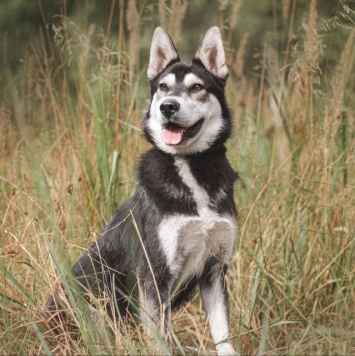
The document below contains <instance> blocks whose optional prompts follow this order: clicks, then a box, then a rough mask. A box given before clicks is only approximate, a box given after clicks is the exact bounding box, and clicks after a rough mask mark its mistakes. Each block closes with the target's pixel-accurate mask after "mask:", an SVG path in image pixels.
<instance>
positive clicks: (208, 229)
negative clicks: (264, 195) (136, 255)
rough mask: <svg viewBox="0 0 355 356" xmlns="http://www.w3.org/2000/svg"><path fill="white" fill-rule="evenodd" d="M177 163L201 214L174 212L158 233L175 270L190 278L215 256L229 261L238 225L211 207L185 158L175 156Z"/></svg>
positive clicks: (224, 261) (175, 272)
mask: <svg viewBox="0 0 355 356" xmlns="http://www.w3.org/2000/svg"><path fill="white" fill-rule="evenodd" d="M175 166H176V167H177V169H178V172H179V175H180V177H181V179H182V180H183V182H184V184H185V185H186V186H188V187H189V188H190V190H191V192H192V194H193V198H194V200H195V201H196V204H197V211H198V215H196V216H186V215H183V214H171V215H169V216H167V217H166V218H164V220H163V221H162V222H161V223H160V225H159V230H158V235H159V239H160V242H161V246H162V249H163V252H164V253H165V255H166V258H167V263H168V266H169V268H170V270H171V272H172V273H173V274H174V275H175V276H176V277H179V276H181V277H182V278H183V279H186V278H188V277H189V276H191V275H192V274H196V275H197V276H199V275H200V274H201V273H202V271H203V267H204V265H205V262H206V261H207V260H208V258H209V257H211V256H215V257H217V258H220V259H221V263H222V264H224V263H227V262H228V261H229V259H230V257H231V254H232V248H233V242H234V237H235V230H236V225H235V220H234V218H233V217H232V216H230V215H227V214H226V215H220V214H218V213H217V212H215V211H213V210H212V209H211V208H210V207H209V204H210V197H209V196H208V194H207V192H206V191H205V190H204V189H203V188H202V187H201V186H200V185H199V184H198V183H197V181H196V179H195V178H194V176H193V175H192V173H191V170H190V166H189V164H188V162H187V161H186V160H185V159H184V158H181V157H177V158H175ZM223 194H225V193H224V192H221V193H220V196H223Z"/></svg>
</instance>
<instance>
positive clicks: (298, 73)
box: [0, 0, 355, 355]
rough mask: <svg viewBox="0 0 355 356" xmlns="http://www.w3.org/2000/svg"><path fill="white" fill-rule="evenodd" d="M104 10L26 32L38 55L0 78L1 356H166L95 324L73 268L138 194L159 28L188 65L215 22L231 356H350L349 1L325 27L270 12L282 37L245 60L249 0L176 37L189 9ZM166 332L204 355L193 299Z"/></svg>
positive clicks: (309, 10) (136, 5)
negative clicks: (220, 66)
mask: <svg viewBox="0 0 355 356" xmlns="http://www.w3.org/2000/svg"><path fill="white" fill-rule="evenodd" d="M112 3H113V4H114V1H113V2H112ZM117 3H118V4H119V6H118V11H117V13H116V12H114V11H112V12H111V13H110V16H109V17H108V18H107V26H106V28H99V27H98V26H95V25H94V24H90V23H89V22H87V23H86V22H85V21H84V23H79V22H76V21H74V20H73V19H70V18H69V17H66V16H65V13H64V15H62V16H61V17H58V18H57V19H56V21H55V22H52V23H51V24H49V25H48V26H47V27H45V28H44V30H43V31H42V32H41V33H40V39H41V44H42V45H40V46H33V47H32V49H31V51H30V52H29V53H28V54H27V55H26V56H25V57H24V58H23V59H22V61H21V66H20V67H19V68H18V69H17V70H16V71H12V70H7V71H6V73H4V74H2V76H1V84H2V96H1V99H0V192H1V199H0V354H2V355H8V354H36V355H37V354H48V355H51V354H54V355H59V354H129V355H133V354H164V353H166V352H167V351H168V349H167V345H166V343H165V341H164V340H163V338H162V337H161V335H155V336H154V335H153V336H148V335H146V333H144V331H143V330H142V329H141V328H140V327H139V326H138V327H133V326H131V325H126V326H125V327H122V326H120V321H119V320H113V321H112V320H110V319H109V318H108V317H107V315H105V312H104V310H103V309H100V312H101V319H102V322H101V323H100V325H96V324H95V323H94V322H93V321H92V320H91V318H90V316H89V315H88V313H87V312H86V310H85V307H84V306H83V305H81V304H80V300H79V298H78V297H77V296H76V294H75V290H74V289H73V288H72V287H71V283H70V268H71V266H72V265H73V263H74V262H75V261H76V259H77V258H78V257H79V256H80V255H81V253H82V252H83V251H85V249H87V248H88V247H89V246H90V245H91V244H92V242H93V241H94V240H95V239H96V238H97V237H98V236H99V235H100V233H101V231H102V229H103V228H104V226H105V225H106V223H107V222H108V221H109V220H110V219H111V217H112V215H113V214H114V211H115V208H116V206H117V204H119V203H121V202H123V201H124V200H125V199H126V198H128V197H129V196H130V195H131V194H132V193H133V191H134V190H135V187H136V185H137V180H136V177H135V169H136V167H137V164H138V163H139V157H140V155H141V154H142V153H143V152H144V151H145V150H147V149H148V148H149V144H148V143H147V142H146V141H145V140H144V137H143V135H142V131H141V128H140V123H141V119H142V115H143V114H142V113H143V112H144V110H145V109H146V108H147V106H148V105H149V99H150V93H149V87H148V83H147V78H146V69H147V58H148V57H147V55H148V50H149V44H150V40H151V36H152V33H153V31H154V28H155V26H157V25H161V26H163V27H165V28H166V29H167V30H168V32H169V33H170V34H171V36H172V38H173V39H174V41H175V42H176V43H177V47H178V49H179V48H180V46H181V48H182V53H183V55H182V57H183V59H187V60H188V59H190V58H192V56H193V55H194V53H195V50H196V48H197V44H198V42H199V40H200V39H201V36H202V35H203V33H204V32H205V31H206V30H207V29H208V28H209V27H211V26H213V25H216V24H217V25H218V26H220V28H221V31H222V34H223V38H224V43H225V48H226V53H227V62H228V66H229V71H230V75H229V79H228V82H227V88H226V92H227V98H228V102H229V105H230V108H231V112H232V114H233V122H234V130H233V135H232V137H231V139H230V140H229V141H228V145H227V146H228V158H229V160H230V162H231V164H232V166H233V167H234V169H235V170H236V171H238V173H239V176H240V179H239V180H238V181H237V182H236V184H235V203H236V206H237V209H238V214H239V217H238V235H237V241H236V245H235V252H234V255H233V258H232V260H231V262H230V265H229V269H228V273H227V279H228V289H229V303H230V319H231V337H232V339H233V343H234V345H235V347H236V350H238V352H239V353H240V354H253V355H254V354H258V355H286V354H287V355H311V354H312V355H324V354H328V355H351V354H355V112H354V109H355V105H354V99H353V98H354V94H355V76H354V74H353V73H354V70H355V68H354V62H355V25H354V24H355V12H354V9H352V8H351V6H350V4H353V3H351V2H349V3H350V4H349V5H346V2H343V1H339V3H338V6H337V11H336V12H335V13H334V14H333V16H330V17H321V16H320V15H319V13H318V12H317V1H316V0H310V1H309V4H308V3H307V7H306V11H305V12H300V11H298V8H297V1H285V0H283V1H282V2H280V4H281V3H282V8H281V10H280V14H279V20H278V21H279V22H278V26H283V29H282V31H283V33H285V38H286V39H287V40H286V41H284V42H282V43H283V46H282V47H281V46H280V47H279V48H277V47H274V46H271V45H269V44H267V43H264V44H263V45H262V46H261V47H259V48H258V49H253V51H252V53H251V52H250V47H253V43H250V41H251V40H250V36H251V35H250V33H248V32H243V31H242V26H241V21H242V20H243V19H242V18H241V16H240V11H242V10H241V9H242V8H243V6H244V5H245V4H244V3H246V1H244V2H243V1H242V0H237V1H235V2H230V3H229V2H228V1H218V2H217V1H215V2H212V3H213V4H214V5H213V6H215V14H214V16H211V18H210V19H209V18H204V19H203V21H202V23H203V26H204V27H203V28H202V25H199V24H198V23H196V20H195V23H194V24H191V23H190V24H189V31H185V26H184V21H185V20H186V19H187V18H188V16H191V13H192V12H193V11H195V10H194V6H195V5H194V4H192V3H190V4H188V3H187V2H185V1H182V0H172V1H157V4H154V5H151V4H150V2H149V1H138V2H137V1H126V2H124V1H119V2H117ZM199 3H200V2H199ZM116 5H117V4H116ZM196 6H197V5H196ZM211 6H212V5H211ZM275 6H276V5H275ZM280 6H281V5H280ZM113 8H114V7H113ZM353 8H354V6H353ZM189 14H190V15H189ZM114 16H116V17H118V18H119V21H118V23H119V26H118V28H112V27H111V23H112V19H113V17H114ZM249 16H250V19H252V17H253V15H252V14H250V15H249ZM272 19H273V21H274V20H275V18H274V17H273V18H272ZM296 23H298V24H299V25H297V26H296ZM278 31H279V30H278V27H277V26H275V29H274V32H273V33H272V35H274V36H277V35H278V33H279V32H278ZM237 33H240V34H239V35H238V36H237V35H236V34H237ZM113 34H115V36H114V37H113ZM338 35H339V36H340V35H341V38H342V40H341V41H340V40H338V38H340V37H337V36H338ZM280 43H281V42H280ZM248 48H249V52H248ZM250 53H251V54H250ZM250 62H253V63H255V65H254V64H253V66H252V67H251V65H250ZM60 283H62V284H63V285H64V288H65V290H66V291H67V296H68V297H67V304H66V307H67V309H68V314H69V315H70V318H71V321H72V323H73V324H74V325H75V326H76V328H74V329H68V328H66V327H65V325H62V326H59V327H58V328H57V330H56V332H54V331H53V330H51V327H50V325H49V324H48V321H47V320H46V317H45V315H44V313H43V309H42V307H43V305H44V304H45V302H46V300H47V299H48V297H49V296H50V295H51V293H52V292H53V291H54V290H57V291H58V285H59V284H60ZM59 293H63V292H61V291H60V290H59ZM98 305H99V303H98ZM172 325H173V326H172V328H173V332H174V340H175V347H176V350H175V352H176V353H177V354H190V352H191V349H186V348H185V347H186V346H193V347H195V348H196V349H197V350H198V353H199V354H213V353H214V351H213V350H214V346H213V343H212V341H211V337H210V334H209V328H208V325H207V323H206V319H205V316H204V311H203V308H202V305H201V302H200V299H199V297H198V295H196V297H195V298H194V299H193V301H192V302H191V303H189V304H188V305H186V306H185V307H184V308H182V309H181V310H179V311H178V312H176V313H174V315H173V321H172Z"/></svg>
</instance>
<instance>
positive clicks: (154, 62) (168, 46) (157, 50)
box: [147, 27, 180, 80]
mask: <svg viewBox="0 0 355 356" xmlns="http://www.w3.org/2000/svg"><path fill="white" fill-rule="evenodd" d="M172 60H178V61H179V60H180V59H179V56H178V54H177V52H176V48H175V46H174V43H173V41H172V39H171V38H170V36H169V35H168V33H167V32H166V31H165V30H164V29H162V28H161V27H157V28H156V29H155V31H154V35H153V39H152V44H151V46H150V57H149V66H148V71H147V74H148V79H149V80H151V79H153V78H154V77H156V76H157V75H158V74H159V73H160V72H161V71H163V70H164V69H165V67H166V66H167V65H168V64H169V63H170V62H171V61H172Z"/></svg>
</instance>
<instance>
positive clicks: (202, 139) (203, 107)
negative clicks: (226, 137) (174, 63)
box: [146, 73, 224, 154]
mask: <svg viewBox="0 0 355 356" xmlns="http://www.w3.org/2000/svg"><path fill="white" fill-rule="evenodd" d="M197 79H199V78H198V77H196V76H195V75H194V74H192V73H189V74H187V75H186V76H185V78H184V81H183V82H184V85H189V84H191V85H193V84H201V85H202V86H203V83H202V80H201V79H199V82H198V83H197V82H196V80H197ZM175 81H176V77H175V75H174V74H172V73H169V74H168V75H167V76H166V77H164V78H162V79H161V81H160V83H165V84H167V85H168V87H169V89H171V88H172V87H174V85H175V84H176V83H175ZM170 85H172V86H171V87H170ZM207 95H208V97H207V99H206V100H204V101H200V100H198V99H197V98H196V97H194V95H192V96H190V95H182V96H172V95H169V98H170V99H173V100H176V101H177V102H178V103H179V104H180V109H179V111H178V113H176V114H175V118H176V120H177V122H178V124H179V125H180V126H183V127H186V128H188V127H191V126H193V125H194V124H195V123H196V122H197V121H199V120H200V119H204V122H203V125H202V127H201V129H200V130H199V132H198V133H197V134H196V135H195V136H194V137H192V138H190V139H188V140H186V141H183V142H181V144H179V145H167V144H166V143H165V142H164V141H163V140H162V137H161V131H162V129H163V124H164V123H166V119H165V118H164V116H163V114H162V113H161V111H160V105H161V104H162V102H163V101H164V100H165V99H166V93H165V92H162V91H161V90H159V89H158V91H157V92H156V93H155V94H154V96H153V99H152V103H151V106H150V117H149V118H148V122H147V123H146V125H147V126H148V128H149V131H150V133H151V135H152V137H153V140H154V142H155V144H156V146H157V147H158V148H159V149H161V150H162V151H164V152H166V153H170V154H189V153H196V152H202V151H204V150H206V149H208V148H209V147H210V146H211V145H212V144H213V143H214V141H215V140H216V139H217V137H218V135H219V133H220V132H221V130H222V129H223V125H224V119H223V117H222V109H221V105H220V103H219V101H218V99H217V98H216V97H215V96H214V95H213V94H211V93H209V94H207Z"/></svg>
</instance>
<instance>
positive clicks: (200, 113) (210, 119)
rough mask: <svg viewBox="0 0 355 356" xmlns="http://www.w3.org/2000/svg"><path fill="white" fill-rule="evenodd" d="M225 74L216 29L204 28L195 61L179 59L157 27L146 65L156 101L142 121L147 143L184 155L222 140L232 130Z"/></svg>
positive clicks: (170, 152)
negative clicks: (204, 31)
mask: <svg viewBox="0 0 355 356" xmlns="http://www.w3.org/2000/svg"><path fill="white" fill-rule="evenodd" d="M227 77H228V68H227V66H226V63H225V54H224V49H223V42H222V37H221V33H220V31H219V29H218V27H212V28H211V29H209V30H208V31H207V32H206V34H205V36H204V37H203V39H202V41H201V44H200V46H199V48H198V50H197V53H196V55H195V58H194V59H193V60H192V62H191V63H186V62H181V61H180V58H179V56H178V54H177V52H176V48H175V46H174V43H173V42H172V40H171V38H170V36H169V35H168V33H167V32H166V31H165V30H163V29H162V28H161V27H158V28H157V29H156V30H155V32H154V35H153V40H152V45H151V49H150V60H149V67H148V79H149V83H150V87H151V96H152V100H151V104H150V107H149V110H148V112H147V114H146V115H145V118H144V121H143V129H144V132H145V135H146V137H147V139H148V141H150V142H151V143H152V144H153V145H154V146H155V147H157V148H158V149H160V150H162V151H164V152H166V153H169V154H182V155H189V154H195V153H198V152H203V151H206V150H208V149H209V148H211V147H214V146H216V145H220V144H223V143H224V142H225V141H226V140H227V138H228V137H229V135H230V131H231V120H230V113H229V110H228V107H227V104H226V101H225V96H224V87H225V83H226V79H227Z"/></svg>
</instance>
